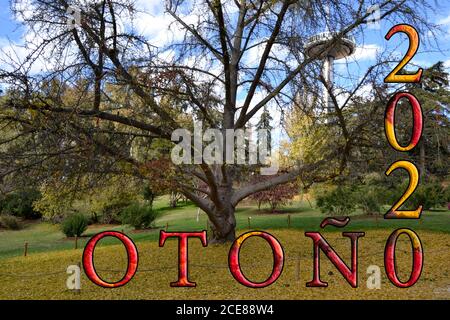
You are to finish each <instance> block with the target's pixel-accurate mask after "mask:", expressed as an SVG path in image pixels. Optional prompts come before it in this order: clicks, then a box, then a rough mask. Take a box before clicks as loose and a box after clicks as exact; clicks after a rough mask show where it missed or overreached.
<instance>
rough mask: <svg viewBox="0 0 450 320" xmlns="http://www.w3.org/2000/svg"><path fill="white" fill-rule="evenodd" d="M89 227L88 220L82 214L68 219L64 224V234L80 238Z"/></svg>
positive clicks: (73, 215)
mask: <svg viewBox="0 0 450 320" xmlns="http://www.w3.org/2000/svg"><path fill="white" fill-rule="evenodd" d="M87 226H88V219H87V218H86V216H85V215H83V214H81V213H75V214H72V215H70V216H68V217H66V218H65V219H64V221H63V223H62V232H63V233H64V234H65V235H66V236H67V237H75V236H77V237H80V236H81V235H82V234H83V232H84V231H86V229H87Z"/></svg>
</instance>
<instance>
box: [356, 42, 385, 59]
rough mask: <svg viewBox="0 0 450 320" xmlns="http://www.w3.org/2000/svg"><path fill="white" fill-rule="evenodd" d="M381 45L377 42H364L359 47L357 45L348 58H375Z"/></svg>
mask: <svg viewBox="0 0 450 320" xmlns="http://www.w3.org/2000/svg"><path fill="white" fill-rule="evenodd" d="M380 50H381V47H380V46H379V45H377V44H366V45H363V46H361V47H357V48H356V50H355V53H353V54H352V55H351V56H350V57H349V59H352V60H355V61H366V60H375V59H376V57H377V54H378V52H379V51H380Z"/></svg>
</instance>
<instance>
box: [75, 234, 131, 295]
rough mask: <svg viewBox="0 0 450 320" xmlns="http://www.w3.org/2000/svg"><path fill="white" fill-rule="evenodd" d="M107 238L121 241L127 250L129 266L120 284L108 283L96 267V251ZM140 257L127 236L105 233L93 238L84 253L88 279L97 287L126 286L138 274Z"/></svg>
mask: <svg viewBox="0 0 450 320" xmlns="http://www.w3.org/2000/svg"><path fill="white" fill-rule="evenodd" d="M105 237H114V238H117V239H119V240H120V241H121V242H122V243H123V244H124V245H125V248H126V250H127V255H128V265H127V271H126V273H125V275H124V276H123V278H122V279H121V280H120V281H118V282H107V281H105V280H103V279H102V278H100V277H99V276H98V274H97V272H96V270H95V266H94V250H95V246H96V245H97V243H98V242H99V241H100V240H101V239H103V238H105ZM138 260H139V255H138V251H137V248H136V245H135V244H134V242H133V241H132V240H131V239H130V238H129V237H127V236H126V235H125V234H123V233H121V232H117V231H105V232H101V233H99V234H97V235H95V236H93V237H92V238H91V239H90V240H89V241H88V243H87V245H86V247H85V248H84V251H83V268H84V270H85V272H86V275H87V277H88V278H89V280H91V281H92V282H93V283H95V284H96V285H98V286H100V287H103V288H118V287H122V286H124V285H126V284H127V283H128V282H129V281H130V280H131V279H132V278H133V277H134V275H135V274H136V271H137V266H138Z"/></svg>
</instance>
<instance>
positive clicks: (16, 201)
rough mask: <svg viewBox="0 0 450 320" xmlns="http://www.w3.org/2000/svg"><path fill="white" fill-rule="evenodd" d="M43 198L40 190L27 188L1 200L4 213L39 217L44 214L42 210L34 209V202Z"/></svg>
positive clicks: (33, 217) (30, 217)
mask: <svg viewBox="0 0 450 320" xmlns="http://www.w3.org/2000/svg"><path fill="white" fill-rule="evenodd" d="M40 198H41V194H40V192H39V191H37V190H35V189H25V190H21V191H17V192H14V193H10V194H8V195H6V196H5V197H4V198H3V200H2V201H1V202H2V203H1V207H2V208H1V209H2V212H3V213H6V214H9V215H13V216H16V217H22V218H25V219H38V218H40V217H41V216H42V214H41V213H40V212H38V211H37V210H34V209H33V203H34V202H35V201H37V200H39V199H40Z"/></svg>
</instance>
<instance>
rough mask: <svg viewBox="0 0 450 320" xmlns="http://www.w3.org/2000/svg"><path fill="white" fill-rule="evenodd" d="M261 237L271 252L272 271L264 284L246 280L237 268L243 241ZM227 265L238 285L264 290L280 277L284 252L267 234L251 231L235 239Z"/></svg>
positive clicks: (273, 238) (276, 241)
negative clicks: (268, 245) (267, 243)
mask: <svg viewBox="0 0 450 320" xmlns="http://www.w3.org/2000/svg"><path fill="white" fill-rule="evenodd" d="M254 236H257V237H261V238H263V239H265V240H266V241H267V242H269V244H270V247H271V248H272V252H273V269H272V274H271V275H270V277H269V278H268V279H267V280H266V281H264V282H251V281H250V280H248V279H247V278H246V277H245V276H244V274H243V273H242V271H241V267H240V266H239V251H240V249H241V246H242V244H243V243H244V241H245V240H247V239H248V238H250V237H254ZM228 263H229V266H230V271H231V274H232V275H233V277H234V278H235V279H236V280H237V281H238V282H239V283H240V284H243V285H244V286H246V287H249V288H264V287H267V286H270V285H271V284H272V283H274V282H275V281H277V279H278V277H279V276H280V275H281V272H282V271H283V265H284V252H283V247H282V246H281V244H280V243H279V242H278V240H277V239H276V238H275V237H274V236H272V235H271V234H269V233H267V232H260V231H253V232H247V233H244V234H243V235H242V236H240V237H239V238H237V239H236V240H235V241H234V243H233V246H232V247H231V250H230V254H229V256H228Z"/></svg>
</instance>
